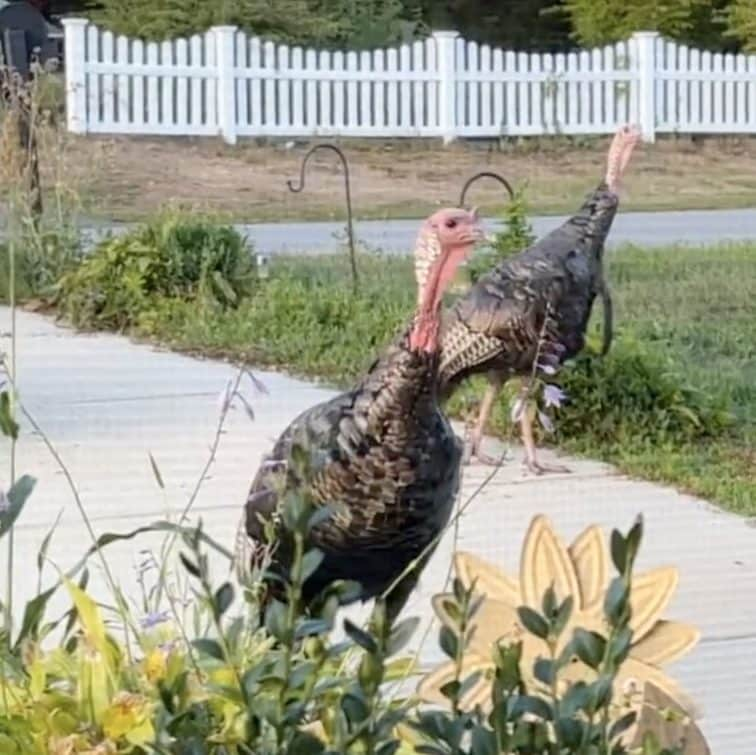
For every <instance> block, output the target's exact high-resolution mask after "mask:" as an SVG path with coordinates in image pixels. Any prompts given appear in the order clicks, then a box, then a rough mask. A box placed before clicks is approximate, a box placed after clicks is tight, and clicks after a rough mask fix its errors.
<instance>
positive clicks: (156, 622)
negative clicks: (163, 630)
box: [139, 611, 170, 629]
mask: <svg viewBox="0 0 756 755" xmlns="http://www.w3.org/2000/svg"><path fill="white" fill-rule="evenodd" d="M169 618H170V613H169V612H168V611H153V612H152V613H148V614H147V615H146V616H145V617H144V618H143V619H142V620H141V621H140V622H139V623H140V624H141V625H142V629H154V628H155V627H157V626H160V624H165V622H166V621H168V619H169Z"/></svg>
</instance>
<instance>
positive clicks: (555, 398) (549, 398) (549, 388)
mask: <svg viewBox="0 0 756 755" xmlns="http://www.w3.org/2000/svg"><path fill="white" fill-rule="evenodd" d="M566 398H567V394H566V393H565V392H564V391H563V390H562V389H561V388H560V387H559V386H557V385H550V384H548V383H547V384H546V385H544V386H543V401H544V403H545V404H546V408H547V409H548V408H549V407H550V406H553V407H556V408H557V409H558V408H559V407H560V406H561V405H562V404H563V403H564V400H565V399H566Z"/></svg>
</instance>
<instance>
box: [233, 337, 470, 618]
mask: <svg viewBox="0 0 756 755" xmlns="http://www.w3.org/2000/svg"><path fill="white" fill-rule="evenodd" d="M407 339H408V336H407V335H405V336H404V337H403V338H402V339H400V340H399V341H398V342H396V343H395V344H394V345H392V346H391V347H390V348H389V349H388V351H387V352H386V353H385V354H384V355H383V356H382V357H381V358H380V359H379V360H377V361H376V362H375V364H374V365H373V367H372V368H371V369H370V370H369V372H368V374H367V376H366V377H365V378H364V379H363V381H362V382H361V383H360V384H359V385H358V386H357V387H356V388H355V389H354V390H351V391H348V392H346V393H342V394H340V395H339V396H337V397H335V398H333V399H331V400H330V401H327V402H325V403H322V404H319V405H317V406H315V407H313V408H311V409H308V410H307V411H306V412H304V413H303V414H301V415H300V416H299V417H297V418H296V419H295V420H294V421H293V422H292V423H291V424H290V425H289V427H288V428H287V429H286V431H285V432H284V433H283V434H282V436H281V437H280V438H279V440H278V442H277V443H276V444H275V447H274V448H273V451H272V453H271V455H270V457H269V459H268V460H267V462H266V463H265V464H264V465H263V466H262V467H261V469H260V471H259V472H258V474H257V476H256V478H255V479H254V481H253V483H252V487H251V490H250V494H249V497H248V500H247V504H246V509H245V529H246V534H247V535H248V536H249V537H250V538H251V539H252V541H254V542H255V543H257V544H258V549H259V546H260V545H262V546H265V545H266V542H265V533H264V528H263V525H262V522H263V521H265V520H269V519H270V518H271V517H272V516H273V515H274V512H275V511H276V509H277V507H278V498H279V493H278V491H279V490H281V489H282V488H283V487H285V488H286V489H289V490H291V489H295V490H307V491H308V495H309V497H310V499H311V501H312V503H313V504H314V505H315V506H331V507H333V509H332V511H331V514H330V516H329V517H328V518H327V519H326V520H325V521H323V522H321V523H320V524H318V525H317V526H316V527H315V528H313V530H312V531H311V534H310V543H309V544H310V545H311V546H315V547H317V548H318V549H319V550H321V552H322V553H323V561H322V563H321V565H320V566H319V567H318V569H317V570H316V572H315V573H314V574H313V575H312V576H311V577H310V578H309V579H308V580H307V581H306V582H305V585H304V591H303V597H304V600H305V602H309V601H311V600H313V599H314V598H315V597H316V596H317V595H318V594H319V593H320V592H321V591H322V590H323V589H324V588H325V587H327V586H328V585H329V584H331V583H332V582H334V581H335V580H352V581H356V582H359V583H360V585H361V587H362V593H361V598H362V600H368V599H370V598H374V597H377V596H380V595H382V594H383V593H385V592H386V591H388V590H390V593H389V595H388V597H387V613H388V616H389V618H390V619H393V618H395V616H396V615H398V613H399V611H400V610H401V608H402V607H403V605H404V603H405V602H406V599H407V597H408V596H409V594H410V592H411V591H412V589H413V587H414V585H415V583H416V582H417V578H418V575H419V573H420V571H421V570H422V568H423V566H424V564H425V563H426V562H427V560H428V558H429V556H430V554H431V553H432V551H433V549H434V547H435V541H436V538H437V537H438V535H439V534H440V533H441V531H442V530H443V529H444V527H445V526H446V524H447V523H448V521H449V519H450V516H451V512H452V508H453V505H454V500H455V498H456V495H457V491H458V488H459V466H460V461H461V457H462V446H461V443H460V441H459V440H458V439H457V438H456V436H455V435H454V432H453V431H452V429H451V426H450V424H449V422H448V420H447V419H446V417H445V416H444V415H443V414H442V412H441V410H440V409H439V406H438V402H437V399H436V393H437V392H436V383H435V380H436V369H437V360H438V354H437V353H434V354H429V353H425V352H415V351H412V350H410V349H409V348H408V344H407ZM295 447H298V448H299V449H300V451H301V453H299V454H298V458H299V459H300V460H302V461H301V464H297V465H295V464H291V463H290V462H291V459H292V453H293V449H294V448H295ZM285 543H286V540H285V539H284V538H278V539H277V546H276V547H277V550H275V551H274V553H273V565H274V567H276V568H278V569H283V570H284V571H285V569H286V567H287V565H288V564H289V562H290V559H291V553H290V552H287V550H286V544H285ZM258 552H259V550H258ZM254 557H255V555H254V554H252V558H254ZM416 560H417V561H418V563H417V564H416V568H414V569H413V570H412V571H411V572H410V573H409V574H406V575H404V576H402V575H403V574H404V572H405V571H406V570H407V568H408V567H409V566H410V565H414V564H415V561H416Z"/></svg>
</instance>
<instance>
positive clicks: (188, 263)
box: [57, 211, 255, 330]
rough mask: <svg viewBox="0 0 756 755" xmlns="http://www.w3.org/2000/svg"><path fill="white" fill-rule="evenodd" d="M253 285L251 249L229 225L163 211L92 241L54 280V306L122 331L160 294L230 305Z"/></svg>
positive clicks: (81, 320) (77, 320)
mask: <svg viewBox="0 0 756 755" xmlns="http://www.w3.org/2000/svg"><path fill="white" fill-rule="evenodd" d="M254 281H255V272H254V263H253V261H252V255H251V251H250V249H249V248H248V247H247V244H246V243H245V241H244V239H243V238H242V237H241V236H240V235H239V234H238V233H237V232H236V231H235V230H234V229H233V228H231V227H230V226H222V225H217V224H215V223H213V222H211V221H209V220H205V219H197V218H194V217H189V216H184V215H182V214H180V213H176V212H171V211H168V212H165V213H163V214H162V215H159V216H158V217H157V218H156V219H155V220H153V221H152V222H150V223H149V224H147V225H145V226H143V227H141V228H138V229H136V230H134V231H131V232H129V233H127V234H125V235H123V236H118V237H115V238H109V239H106V240H105V241H103V242H101V243H100V244H98V245H97V247H96V248H95V249H94V251H93V252H92V253H91V254H90V255H88V256H87V257H86V259H84V260H83V262H82V263H81V265H80V266H79V267H78V268H77V269H76V270H74V271H73V272H71V273H68V274H66V275H65V276H63V278H62V279H61V280H60V282H59V285H58V294H57V297H58V298H57V302H58V306H59V308H60V311H61V313H62V314H63V315H65V316H66V317H68V318H69V319H70V320H71V321H72V322H73V323H74V324H75V325H78V326H81V327H107V328H116V329H119V330H122V329H125V328H128V327H131V326H135V325H137V324H138V323H139V322H140V319H141V318H143V317H145V316H147V315H148V314H149V312H150V310H151V309H152V308H153V307H154V306H155V305H156V302H157V301H158V300H159V299H160V298H161V297H162V298H170V299H178V300H182V301H192V302H195V301H201V302H205V303H210V304H212V305H215V306H217V307H218V308H220V309H223V308H226V307H234V306H236V305H238V303H239V301H240V300H241V298H242V297H244V296H245V295H247V294H248V293H249V292H250V291H251V290H252V287H253V284H254Z"/></svg>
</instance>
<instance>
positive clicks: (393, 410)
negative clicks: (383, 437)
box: [355, 245, 469, 447]
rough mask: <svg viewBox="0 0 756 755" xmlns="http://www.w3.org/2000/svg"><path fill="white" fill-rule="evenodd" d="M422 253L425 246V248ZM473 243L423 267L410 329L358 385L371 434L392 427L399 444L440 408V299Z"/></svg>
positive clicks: (357, 407)
mask: <svg viewBox="0 0 756 755" xmlns="http://www.w3.org/2000/svg"><path fill="white" fill-rule="evenodd" d="M420 251H421V253H423V252H425V251H426V249H425V248H422V249H421V250H420ZM468 251H469V246H464V245H460V246H458V247H452V248H449V249H444V250H441V252H440V253H438V254H437V256H436V259H435V260H434V261H433V262H432V264H431V265H430V267H429V268H427V267H425V266H422V265H420V266H419V267H420V268H421V270H422V272H421V273H420V274H419V275H418V306H417V310H416V311H415V316H414V318H413V320H412V323H411V325H410V327H409V328H408V329H407V331H406V333H405V335H404V336H403V338H402V339H401V340H400V341H399V343H398V344H396V345H394V346H392V347H390V348H389V350H388V351H387V352H386V353H385V354H384V356H383V357H381V358H380V359H379V360H378V361H377V362H376V363H375V364H374V366H373V368H372V369H371V370H370V373H369V374H368V375H367V377H366V378H365V380H364V381H363V383H362V384H361V385H360V387H359V388H358V393H359V397H358V399H357V400H356V401H355V411H358V410H360V409H362V410H363V411H364V412H365V417H366V420H367V427H368V428H369V429H370V431H371V434H374V433H376V432H377V431H379V430H386V428H390V432H389V435H390V436H391V440H393V441H395V442H396V444H397V447H399V446H401V444H402V443H403V442H405V441H406V440H407V439H408V437H409V436H410V435H411V434H412V433H413V431H414V428H415V427H417V426H418V421H419V420H420V419H421V418H423V417H428V416H431V415H435V412H436V410H437V408H438V400H437V385H436V377H437V371H438V356H439V354H438V352H439V340H438V333H439V328H440V321H441V317H440V315H441V299H442V297H443V293H444V290H445V289H446V287H447V285H448V284H449V281H450V280H451V279H452V278H453V277H454V273H455V271H456V269H457V267H458V266H459V264H460V263H461V262H462V260H463V259H464V258H465V256H466V254H467V252H468Z"/></svg>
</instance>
